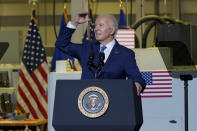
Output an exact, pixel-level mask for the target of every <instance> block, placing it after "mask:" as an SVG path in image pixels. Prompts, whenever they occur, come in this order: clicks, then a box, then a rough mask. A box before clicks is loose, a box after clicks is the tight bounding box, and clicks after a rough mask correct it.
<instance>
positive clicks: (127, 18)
mask: <svg viewBox="0 0 197 131" xmlns="http://www.w3.org/2000/svg"><path fill="white" fill-rule="evenodd" d="M126 16H127V17H126V20H127V27H128V26H129V16H128V0H126Z"/></svg>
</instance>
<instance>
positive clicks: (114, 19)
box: [98, 14, 118, 35]
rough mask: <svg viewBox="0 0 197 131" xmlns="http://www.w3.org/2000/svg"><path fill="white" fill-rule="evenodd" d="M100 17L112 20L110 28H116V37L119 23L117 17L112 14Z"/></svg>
mask: <svg viewBox="0 0 197 131" xmlns="http://www.w3.org/2000/svg"><path fill="white" fill-rule="evenodd" d="M99 16H107V17H109V18H110V20H111V23H110V26H111V27H114V28H115V32H114V35H115V34H116V33H117V31H118V22H117V20H116V18H115V16H114V15H110V14H101V15H98V17H99Z"/></svg>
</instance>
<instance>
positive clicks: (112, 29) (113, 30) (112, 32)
mask: <svg viewBox="0 0 197 131" xmlns="http://www.w3.org/2000/svg"><path fill="white" fill-rule="evenodd" d="M114 33H115V28H114V27H112V28H111V32H110V34H111V35H114Z"/></svg>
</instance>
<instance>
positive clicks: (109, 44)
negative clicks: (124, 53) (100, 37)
mask: <svg viewBox="0 0 197 131" xmlns="http://www.w3.org/2000/svg"><path fill="white" fill-rule="evenodd" d="M115 43H116V41H115V39H113V40H112V41H111V42H109V43H108V44H107V45H105V46H106V47H107V49H110V50H111V49H112V48H113V47H114V45H115ZM101 46H102V44H100V47H101Z"/></svg>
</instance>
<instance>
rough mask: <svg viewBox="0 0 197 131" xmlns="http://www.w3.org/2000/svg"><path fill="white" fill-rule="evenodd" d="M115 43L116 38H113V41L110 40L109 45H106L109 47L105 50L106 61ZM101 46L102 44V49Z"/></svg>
mask: <svg viewBox="0 0 197 131" xmlns="http://www.w3.org/2000/svg"><path fill="white" fill-rule="evenodd" d="M114 45H115V40H114V39H113V40H112V41H111V42H109V43H108V44H107V45H105V46H106V47H107V48H106V49H105V50H104V53H105V60H104V63H105V62H106V61H107V59H108V57H109V54H110V52H111V50H112V48H113V47H114ZM101 46H102V45H100V49H101Z"/></svg>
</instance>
